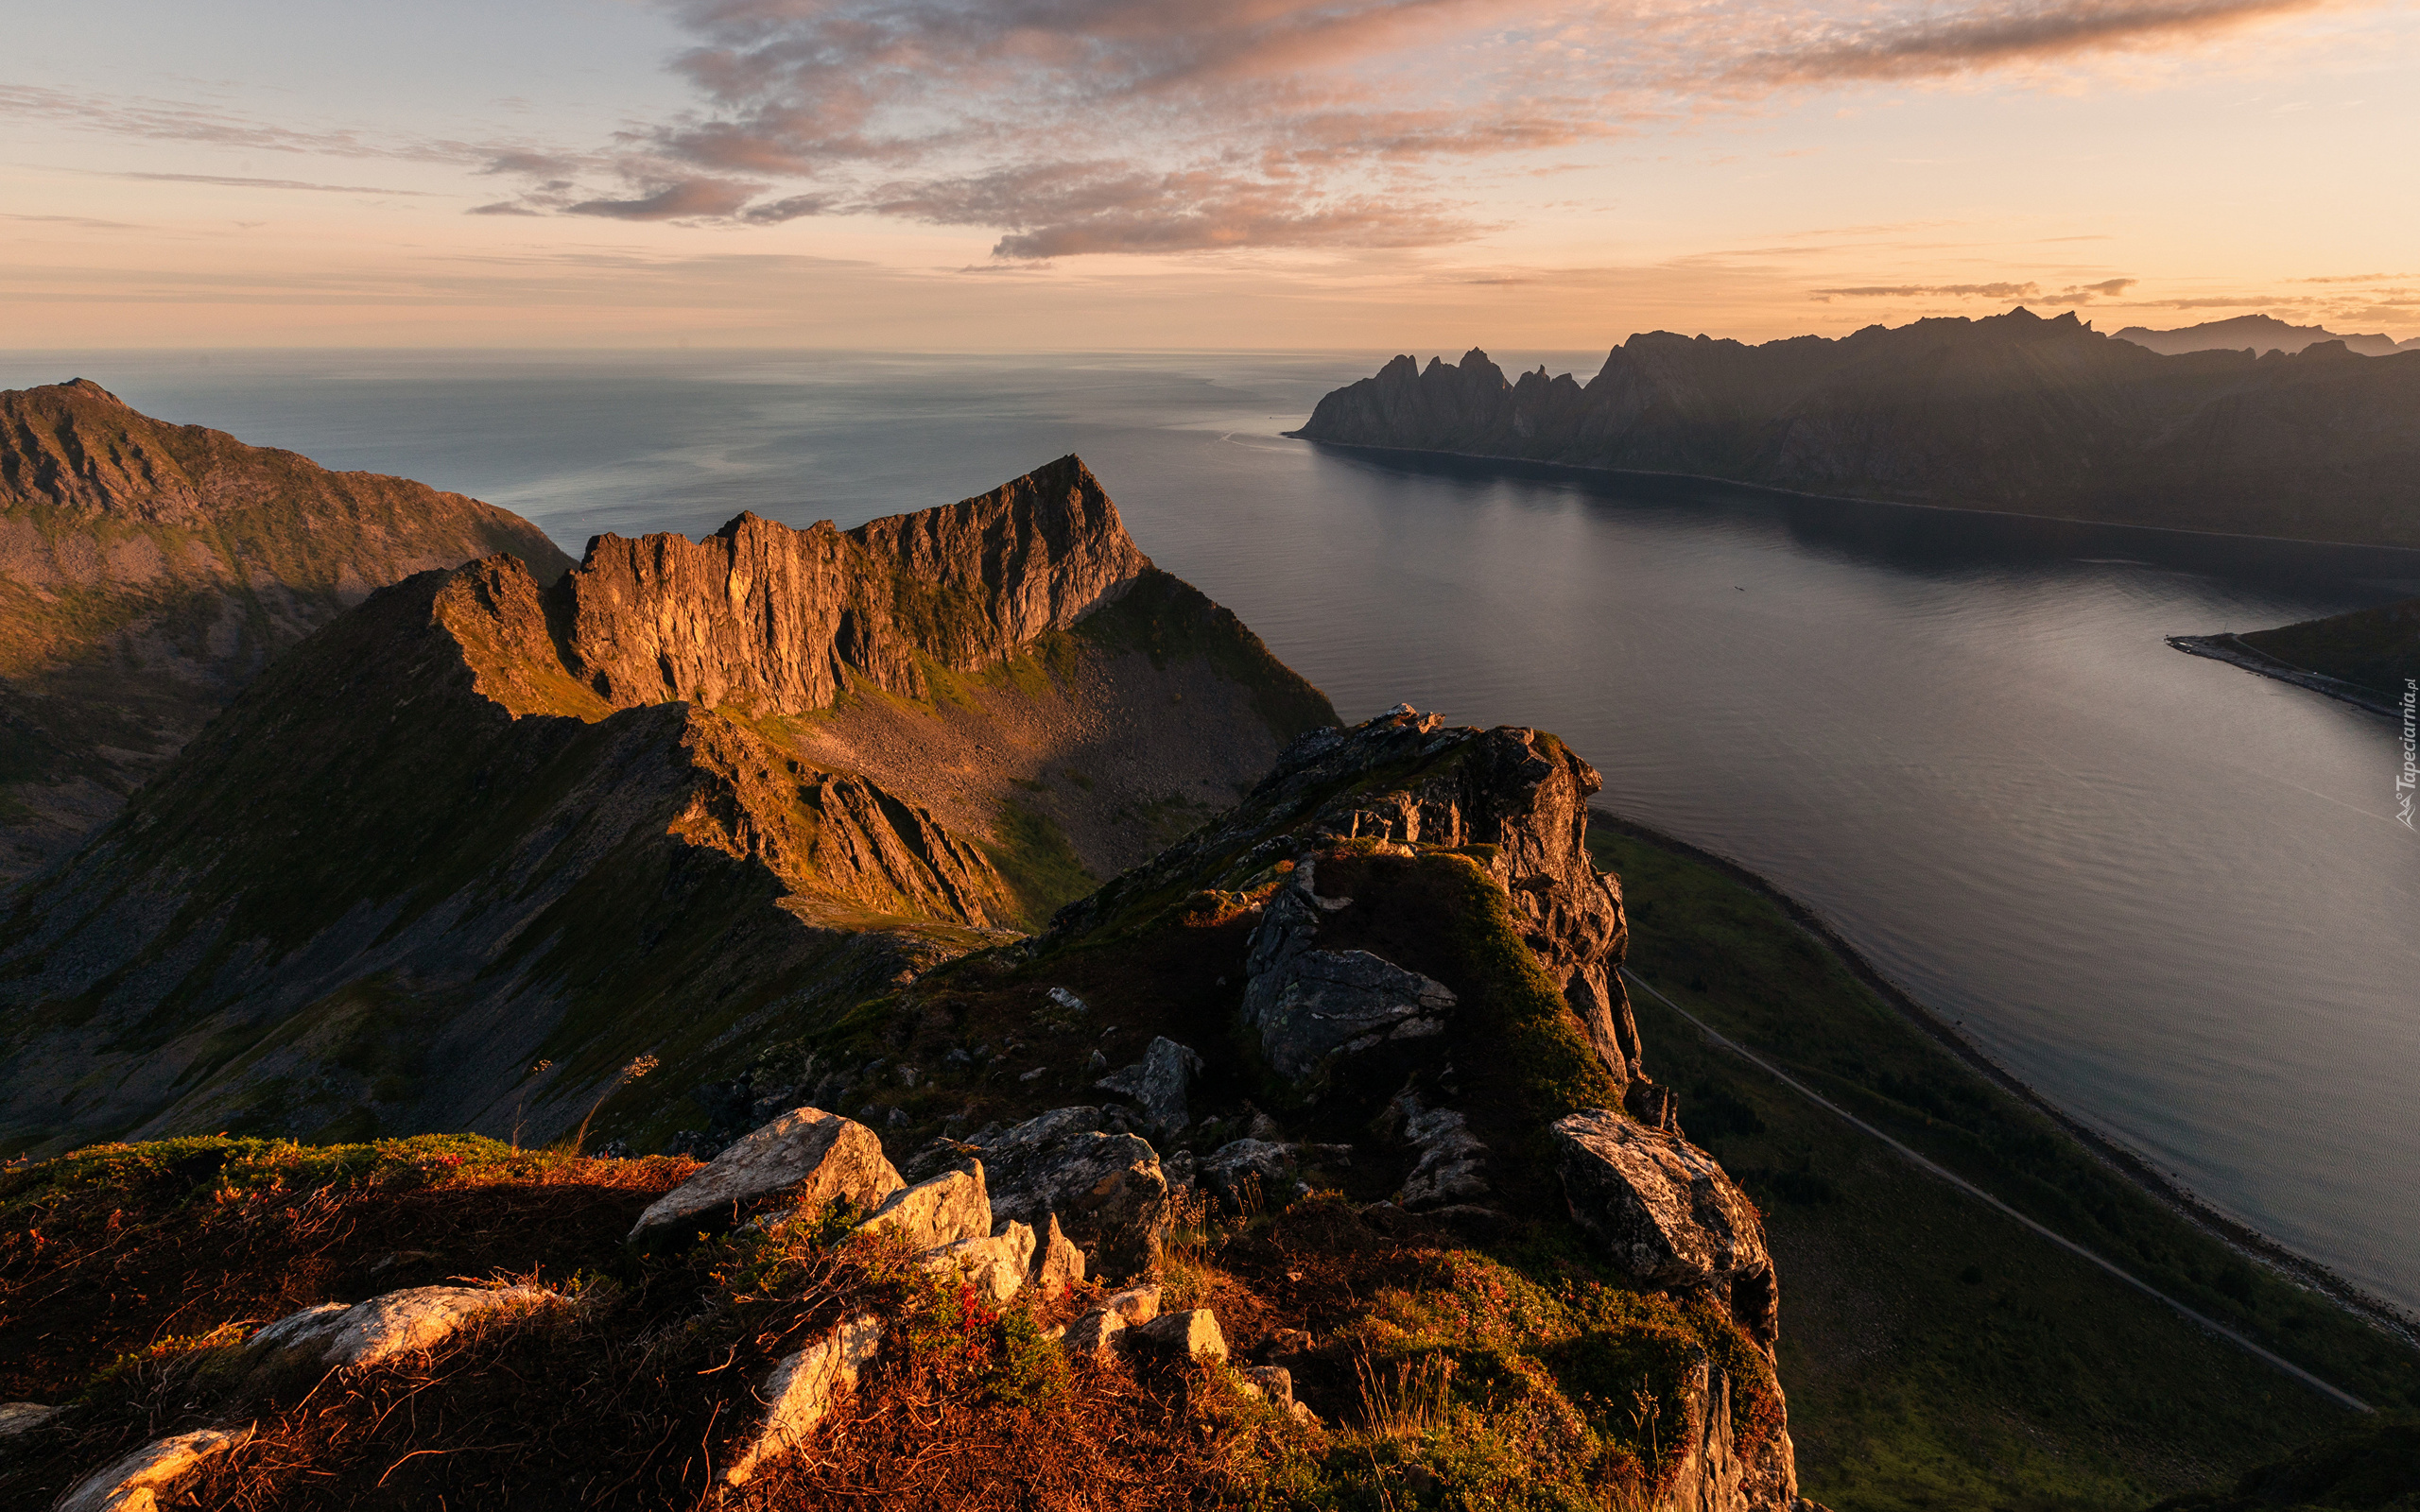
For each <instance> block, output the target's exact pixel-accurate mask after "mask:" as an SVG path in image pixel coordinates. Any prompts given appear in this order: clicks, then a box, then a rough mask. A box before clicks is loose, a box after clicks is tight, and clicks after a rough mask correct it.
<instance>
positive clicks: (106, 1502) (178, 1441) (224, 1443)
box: [51, 1426, 252, 1512]
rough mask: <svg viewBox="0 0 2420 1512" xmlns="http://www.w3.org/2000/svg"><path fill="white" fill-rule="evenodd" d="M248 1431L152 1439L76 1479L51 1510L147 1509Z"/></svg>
mask: <svg viewBox="0 0 2420 1512" xmlns="http://www.w3.org/2000/svg"><path fill="white" fill-rule="evenodd" d="M251 1436H252V1430H251V1428H250V1427H249V1426H247V1427H243V1428H203V1429H199V1430H197V1431H195V1432H193V1433H190V1434H179V1435H175V1436H174V1437H172V1438H159V1439H154V1440H152V1441H151V1442H150V1443H148V1444H146V1445H144V1446H143V1447H142V1448H141V1449H138V1450H136V1451H134V1452H132V1453H130V1454H128V1455H126V1456H125V1457H124V1458H121V1459H117V1460H112V1462H111V1463H110V1464H109V1465H108V1467H107V1468H105V1469H99V1470H96V1471H95V1472H94V1473H93V1474H91V1475H89V1476H87V1477H85V1478H84V1479H83V1480H81V1481H79V1482H78V1483H77V1484H76V1486H75V1487H74V1488H73V1489H71V1490H69V1491H68V1493H67V1494H66V1495H64V1496H62V1497H61V1498H60V1499H59V1500H58V1501H57V1502H55V1503H51V1512H152V1508H153V1507H155V1506H157V1505H158V1504H159V1497H160V1493H161V1492H163V1491H170V1490H173V1489H175V1487H176V1486H178V1485H179V1484H181V1483H182V1482H183V1481H185V1480H186V1479H188V1478H189V1477H191V1476H192V1475H193V1474H194V1472H195V1471H197V1470H199V1469H201V1467H202V1465H203V1463H204V1462H205V1461H208V1460H210V1459H212V1458H214V1457H216V1456H217V1455H220V1454H224V1453H226V1452H228V1451H229V1450H232V1449H239V1448H241V1447H242V1446H243V1445H244V1444H246V1443H247V1442H249V1441H250V1440H251Z"/></svg>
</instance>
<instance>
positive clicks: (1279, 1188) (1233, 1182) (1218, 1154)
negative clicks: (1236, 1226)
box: [1197, 1139, 1353, 1207]
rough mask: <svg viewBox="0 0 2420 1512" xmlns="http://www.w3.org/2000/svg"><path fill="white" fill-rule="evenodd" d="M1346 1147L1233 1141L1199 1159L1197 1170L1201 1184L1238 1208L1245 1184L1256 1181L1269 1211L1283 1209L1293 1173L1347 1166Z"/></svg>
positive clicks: (1349, 1159)
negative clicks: (1314, 1167)
mask: <svg viewBox="0 0 2420 1512" xmlns="http://www.w3.org/2000/svg"><path fill="white" fill-rule="evenodd" d="M1352 1163H1353V1146H1352V1145H1350V1144H1306V1143H1275V1142H1272V1141H1270V1140H1260V1139H1250V1140H1233V1141H1230V1142H1229V1143H1225V1144H1221V1145H1220V1146H1219V1148H1217V1149H1216V1150H1213V1151H1211V1152H1210V1153H1209V1154H1208V1155H1206V1156H1203V1157H1202V1158H1201V1162H1200V1164H1199V1166H1198V1167H1197V1169H1198V1171H1199V1174H1200V1176H1201V1184H1202V1185H1203V1186H1205V1187H1208V1188H1209V1189H1210V1190H1211V1191H1213V1192H1216V1193H1217V1194H1219V1195H1220V1196H1222V1197H1224V1198H1226V1199H1227V1200H1228V1201H1230V1202H1233V1203H1236V1204H1237V1205H1238V1206H1240V1205H1241V1204H1242V1203H1243V1201H1244V1194H1245V1192H1246V1190H1247V1187H1248V1183H1249V1182H1250V1181H1251V1180H1252V1179H1253V1178H1257V1180H1258V1182H1259V1187H1260V1194H1261V1197H1262V1199H1263V1200H1264V1201H1266V1202H1268V1203H1269V1204H1270V1205H1271V1206H1272V1207H1282V1206H1284V1204H1285V1202H1286V1200H1287V1199H1288V1196H1289V1194H1291V1192H1292V1191H1293V1187H1294V1182H1295V1177H1294V1173H1295V1171H1296V1170H1297V1169H1298V1168H1299V1167H1302V1166H1305V1165H1331V1166H1333V1165H1350V1164H1352Z"/></svg>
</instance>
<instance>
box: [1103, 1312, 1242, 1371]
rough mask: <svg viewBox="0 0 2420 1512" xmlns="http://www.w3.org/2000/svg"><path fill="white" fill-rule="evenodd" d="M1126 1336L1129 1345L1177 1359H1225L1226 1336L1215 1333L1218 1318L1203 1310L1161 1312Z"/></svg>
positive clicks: (1138, 1325) (1216, 1331)
mask: <svg viewBox="0 0 2420 1512" xmlns="http://www.w3.org/2000/svg"><path fill="white" fill-rule="evenodd" d="M1126 1336H1127V1340H1128V1343H1129V1344H1130V1345H1131V1346H1133V1347H1136V1348H1141V1349H1151V1350H1154V1351H1156V1352H1158V1353H1161V1354H1167V1355H1174V1356H1177V1357H1179V1358H1184V1357H1187V1356H1199V1357H1201V1358H1203V1359H1210V1360H1223V1359H1225V1358H1226V1357H1227V1336H1226V1334H1224V1333H1222V1332H1219V1319H1218V1318H1217V1317H1216V1316H1215V1315H1214V1314H1212V1313H1211V1311H1210V1310H1209V1309H1208V1308H1206V1307H1196V1308H1191V1309H1188V1310H1187V1311H1185V1312H1183V1313H1163V1314H1160V1315H1159V1316H1158V1317H1155V1318H1153V1319H1151V1320H1150V1322H1149V1323H1141V1324H1137V1325H1135V1326H1134V1327H1133V1328H1132V1329H1131V1330H1129V1331H1128V1332H1127V1335H1126Z"/></svg>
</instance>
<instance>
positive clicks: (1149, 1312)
mask: <svg viewBox="0 0 2420 1512" xmlns="http://www.w3.org/2000/svg"><path fill="white" fill-rule="evenodd" d="M1099 1310H1100V1311H1101V1312H1104V1313H1114V1314H1116V1315H1117V1316H1119V1317H1121V1318H1124V1319H1125V1320H1126V1321H1127V1322H1129V1323H1149V1322H1150V1321H1151V1319H1153V1318H1155V1317H1157V1316H1159V1315H1160V1286H1159V1282H1157V1281H1146V1282H1145V1283H1143V1284H1142V1285H1140V1286H1130V1287H1128V1288H1127V1289H1126V1290H1124V1291H1122V1292H1115V1293H1113V1294H1111V1295H1110V1296H1108V1297H1102V1298H1101V1302H1100V1309H1099Z"/></svg>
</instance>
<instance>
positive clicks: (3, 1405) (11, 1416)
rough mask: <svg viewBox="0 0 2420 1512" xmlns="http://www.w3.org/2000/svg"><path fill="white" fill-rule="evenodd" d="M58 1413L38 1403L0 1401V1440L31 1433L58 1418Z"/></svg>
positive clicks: (54, 1409) (53, 1408) (56, 1410)
mask: <svg viewBox="0 0 2420 1512" xmlns="http://www.w3.org/2000/svg"><path fill="white" fill-rule="evenodd" d="M59 1411H60V1410H59V1409H58V1408H57V1407H45V1406H43V1404H42V1403H41V1402H39V1401H0V1438H14V1437H15V1436H16V1435H19V1434H25V1433H31V1432H32V1431H33V1430H35V1429H37V1428H40V1427H41V1426H42V1425H43V1424H44V1423H46V1422H48V1421H50V1420H51V1419H52V1418H53V1417H57V1416H59Z"/></svg>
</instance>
